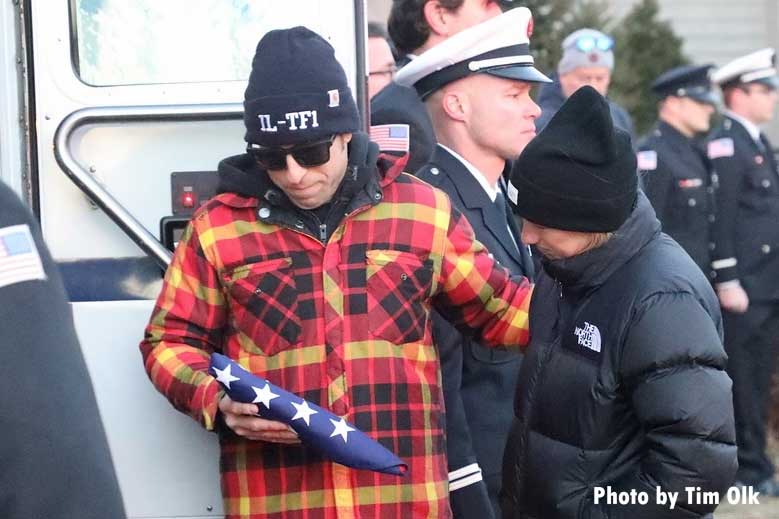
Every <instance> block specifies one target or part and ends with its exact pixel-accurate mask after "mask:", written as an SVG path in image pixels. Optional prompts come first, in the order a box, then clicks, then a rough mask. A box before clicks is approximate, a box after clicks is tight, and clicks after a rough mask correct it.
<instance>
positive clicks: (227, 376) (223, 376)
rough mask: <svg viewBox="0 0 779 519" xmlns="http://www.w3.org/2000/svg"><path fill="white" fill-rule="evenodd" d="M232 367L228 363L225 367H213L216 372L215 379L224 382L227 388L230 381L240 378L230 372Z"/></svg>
mask: <svg viewBox="0 0 779 519" xmlns="http://www.w3.org/2000/svg"><path fill="white" fill-rule="evenodd" d="M232 369H233V367H232V366H231V365H230V364H228V365H227V367H226V368H225V369H217V368H214V371H215V372H216V380H218V381H219V382H221V383H222V384H224V385H225V387H227V389H230V382H233V381H235V380H241V379H240V378H238V377H234V376H233V374H232V373H231V370H232Z"/></svg>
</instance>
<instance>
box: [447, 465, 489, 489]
mask: <svg viewBox="0 0 779 519" xmlns="http://www.w3.org/2000/svg"><path fill="white" fill-rule="evenodd" d="M481 480H482V477H481V470H480V471H479V472H477V473H476V474H474V475H472V476H468V477H467V478H462V479H458V480H457V481H455V482H454V483H449V492H454V491H455V490H460V489H461V488H465V487H467V486H470V485H473V484H474V483H478V482H479V481H481Z"/></svg>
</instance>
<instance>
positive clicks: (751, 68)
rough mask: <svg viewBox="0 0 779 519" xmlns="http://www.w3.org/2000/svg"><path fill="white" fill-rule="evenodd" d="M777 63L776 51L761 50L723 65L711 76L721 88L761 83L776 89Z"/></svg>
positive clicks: (769, 49)
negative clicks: (730, 85)
mask: <svg viewBox="0 0 779 519" xmlns="http://www.w3.org/2000/svg"><path fill="white" fill-rule="evenodd" d="M775 61H776V51H775V50H774V49H771V48H767V49H761V50H759V51H756V52H753V53H751V54H747V55H746V56H741V57H740V58H736V59H734V60H733V61H731V62H730V63H727V64H725V65H723V66H722V67H721V68H720V69H719V70H717V71H716V72H714V74H712V75H711V80H712V81H713V82H714V83H716V84H718V85H720V86H725V85H728V84H736V83H753V82H755V81H759V82H761V83H766V84H768V85H770V86H773V87H776V86H777V77H776V66H775Z"/></svg>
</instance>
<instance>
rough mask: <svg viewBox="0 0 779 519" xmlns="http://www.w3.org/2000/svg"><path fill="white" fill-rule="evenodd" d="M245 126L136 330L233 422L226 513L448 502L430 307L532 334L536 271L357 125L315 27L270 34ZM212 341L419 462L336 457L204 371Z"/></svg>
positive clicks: (172, 384)
mask: <svg viewBox="0 0 779 519" xmlns="http://www.w3.org/2000/svg"><path fill="white" fill-rule="evenodd" d="M244 123H245V125H246V135H245V139H246V141H247V142H248V148H247V153H246V154H243V155H238V156H235V157H230V158H227V159H225V160H223V161H222V162H221V163H220V165H219V173H220V180H221V186H222V187H221V191H222V192H221V194H219V195H217V196H216V197H215V198H213V199H212V200H210V201H209V202H207V203H206V204H205V205H204V206H203V207H202V208H201V209H200V210H198V211H197V212H196V214H195V215H194V217H193V218H192V220H191V222H190V224H189V226H188V227H187V230H186V231H185V233H184V235H183V237H182V240H181V242H180V243H179V245H178V247H177V249H176V252H175V254H174V257H173V260H172V262H171V265H170V267H169V268H168V271H167V273H166V275H165V280H164V286H163V288H162V291H161V293H160V296H159V298H158V300H157V305H156V307H155V310H154V312H153V315H152V317H151V320H150V323H149V325H148V327H147V329H146V334H145V338H144V340H143V341H142V343H141V351H142V354H143V358H144V362H145V367H146V370H147V372H148V374H149V376H150V378H151V380H152V382H153V383H154V384H155V386H156V387H157V388H158V389H159V390H160V391H161V392H162V393H163V394H164V395H165V396H166V397H167V398H168V399H169V400H170V401H171V403H172V404H173V405H174V406H175V407H176V408H177V409H179V410H180V411H182V412H184V413H186V414H188V415H189V416H191V417H192V418H194V419H195V420H197V421H198V422H199V423H200V424H201V425H203V426H204V427H205V428H206V429H208V430H215V431H217V432H218V434H219V440H220V444H221V458H220V469H221V473H222V493H223V496H224V505H225V511H226V516H227V518H245V519H248V518H250V517H251V518H259V517H274V518H277V519H291V518H303V517H306V518H309V517H320V518H321V517H377V518H379V517H404V518H405V517H409V518H410V517H427V518H442V519H443V518H449V517H451V512H450V509H449V501H448V486H447V479H448V478H447V467H446V453H445V438H444V430H443V401H442V400H443V399H442V394H441V387H440V383H439V380H440V367H439V361H438V353H437V350H436V347H435V345H434V344H433V341H432V330H431V328H432V324H431V323H432V319H431V311H432V309H433V308H435V309H436V310H438V311H439V312H440V313H441V314H442V315H445V316H446V317H447V319H449V320H450V321H451V322H452V323H454V324H455V325H457V326H458V328H459V329H461V330H462V331H463V332H465V333H469V334H472V335H473V336H474V337H479V338H481V339H482V340H483V341H485V342H486V343H490V344H494V345H503V346H512V345H513V346H517V345H522V344H525V343H526V342H527V340H528V330H527V321H528V315H527V308H528V305H529V299H530V286H529V284H528V282H527V280H526V279H524V278H516V279H512V277H511V275H510V273H509V272H508V271H507V270H505V269H504V268H502V267H500V266H498V265H497V264H496V263H495V261H494V260H493V259H492V258H491V257H490V256H489V254H488V253H487V251H486V250H485V249H484V247H483V246H482V245H481V244H480V243H479V242H478V241H476V240H475V238H474V235H473V230H472V229H471V227H470V225H469V224H468V222H467V220H466V219H465V218H464V217H463V215H462V214H461V213H460V212H459V211H457V210H456V209H455V208H454V207H452V204H451V202H450V201H449V198H448V197H447V196H446V195H445V194H444V193H443V192H441V191H439V190H437V189H435V188H433V187H431V186H430V185H429V184H427V183H425V182H423V181H421V180H419V179H417V178H415V177H413V176H411V175H408V174H405V173H403V172H402V164H403V161H402V160H398V159H397V158H395V157H391V156H388V155H382V154H380V153H379V150H378V146H377V145H376V144H374V143H372V142H370V140H369V139H368V136H367V135H366V134H365V133H363V132H360V131H359V127H360V119H359V115H358V112H357V107H356V105H355V102H354V100H353V97H352V93H351V91H350V89H349V86H348V83H347V81H346V76H345V73H344V71H343V68H342V67H341V65H340V64H339V63H338V62H337V61H336V59H335V55H334V50H333V48H332V47H331V46H330V45H329V44H328V43H327V42H326V41H325V40H324V39H323V38H321V37H320V36H319V35H317V34H315V33H313V32H312V31H310V30H308V29H306V28H304V27H295V28H292V29H286V30H276V31H271V32H269V33H268V34H266V35H265V36H264V37H263V39H262V40H261V41H260V43H259V44H258V46H257V52H256V54H255V57H254V60H253V63H252V72H251V75H250V78H249V83H248V86H247V88H246V92H245V101H244ZM214 351H219V352H221V353H223V354H225V355H227V356H228V357H231V358H233V359H235V360H237V361H239V362H240V363H241V364H242V365H243V367H245V368H247V369H249V370H251V371H252V372H254V373H256V374H258V375H261V376H262V377H263V378H265V379H267V380H268V381H269V382H270V383H272V384H275V385H277V386H279V387H281V388H283V389H285V390H287V391H290V392H292V393H295V394H297V395H299V396H301V397H304V398H306V399H307V400H309V401H312V402H313V403H315V404H317V405H319V406H321V407H323V408H326V409H328V410H329V411H331V412H332V413H334V414H336V415H338V416H340V417H342V418H344V419H346V420H347V421H348V422H350V423H352V424H355V426H357V427H359V428H360V429H361V430H363V431H364V432H366V433H367V434H368V435H369V436H371V437H372V438H374V439H376V440H377V441H379V442H380V443H382V444H383V445H384V446H386V447H387V448H389V449H390V450H391V451H393V452H394V453H395V454H397V455H398V456H399V457H400V458H401V459H402V460H403V462H404V463H406V464H407V465H408V470H407V472H406V474H405V475H404V476H403V477H397V476H393V475H386V474H379V473H373V472H369V471H364V470H355V469H351V468H348V467H345V466H342V465H338V464H335V463H333V462H331V461H328V460H327V459H325V458H323V457H322V456H321V455H320V454H319V453H318V451H317V450H315V449H314V448H313V447H309V446H308V445H306V444H301V443H300V441H299V439H298V438H297V436H296V435H295V434H294V433H293V432H292V430H290V429H289V428H288V427H287V426H286V425H284V424H281V423H279V422H275V421H269V420H265V419H263V418H262V417H258V416H257V414H258V412H259V409H258V406H257V405H256V404H245V403H238V402H234V401H232V400H231V399H230V398H229V397H227V396H226V395H225V394H224V392H222V391H220V390H219V387H218V384H217V381H216V380H215V379H214V378H213V377H212V376H210V375H209V374H208V372H207V370H208V358H209V354H210V353H211V352H214ZM258 401H259V400H258ZM345 438H346V436H345ZM345 441H346V440H345Z"/></svg>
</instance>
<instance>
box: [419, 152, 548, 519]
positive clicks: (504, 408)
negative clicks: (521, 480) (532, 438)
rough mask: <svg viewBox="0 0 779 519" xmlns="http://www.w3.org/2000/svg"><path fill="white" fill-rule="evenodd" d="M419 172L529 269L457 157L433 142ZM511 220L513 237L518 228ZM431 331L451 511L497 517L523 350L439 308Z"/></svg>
mask: <svg viewBox="0 0 779 519" xmlns="http://www.w3.org/2000/svg"><path fill="white" fill-rule="evenodd" d="M418 176H419V177H420V178H421V179H422V180H425V181H427V182H429V183H431V184H432V185H434V186H436V187H438V188H440V189H442V190H443V191H444V192H446V194H448V195H449V197H450V198H451V200H452V203H453V205H454V206H455V207H456V208H457V209H459V210H460V211H461V212H462V213H463V214H464V215H465V217H466V218H467V219H468V222H470V224H471V226H472V227H473V230H474V232H475V234H476V239H478V240H479V241H480V242H481V243H483V244H484V246H485V247H486V248H487V250H488V251H490V253H491V254H492V255H493V256H494V258H495V259H496V260H497V261H498V262H499V263H500V264H501V265H503V266H504V267H506V268H508V269H509V270H510V271H511V272H512V273H513V274H517V275H525V276H527V277H528V278H531V277H532V275H533V263H532V260H531V258H530V256H529V253H528V251H527V247H521V249H520V250H518V249H517V248H516V247H515V246H514V242H513V241H512V236H511V235H510V234H509V229H508V227H507V224H506V220H507V218H506V217H505V216H501V215H500V214H499V213H498V211H497V210H496V208H495V205H494V204H493V202H492V200H490V198H489V196H488V195H487V193H486V192H485V191H484V188H483V187H482V186H481V184H479V182H478V181H477V180H476V179H475V178H474V176H473V174H471V172H470V171H468V169H467V168H466V167H465V165H464V164H463V163H462V162H461V161H460V160H459V159H457V158H455V157H454V156H452V155H451V154H450V153H449V152H448V151H446V150H445V149H444V148H442V147H440V146H437V147H436V149H435V152H434V153H433V159H432V161H431V162H430V163H429V164H427V165H426V166H425V167H424V168H422V169H421V170H420V171H419V172H418ZM510 220H511V222H510V225H511V226H512V231H513V234H514V236H515V237H516V240H519V229H518V228H517V227H516V223H515V222H514V220H513V218H511V219H510ZM433 337H434V340H435V343H436V345H437V346H438V350H439V353H440V356H441V369H442V377H443V381H442V382H443V390H444V403H445V408H446V437H447V457H448V465H449V478H450V501H451V505H452V511H453V513H454V516H455V517H456V518H469V519H470V518H475V517H478V518H480V519H488V518H490V517H500V513H499V510H497V507H498V503H497V493H498V490H499V489H500V484H501V483H500V472H501V463H502V459H503V446H504V445H505V443H506V437H507V435H508V430H509V427H510V426H511V420H512V418H513V413H512V410H511V401H512V399H513V394H514V388H515V387H516V381H517V374H518V373H519V365H520V359H521V355H520V353H519V351H518V350H516V349H512V350H506V349H495V348H488V347H485V346H483V345H481V344H479V343H478V342H476V341H474V340H471V339H470V338H468V337H465V336H463V335H462V334H460V332H458V331H457V330H456V329H455V328H454V327H453V326H452V325H451V324H449V323H448V322H447V321H446V320H444V319H443V318H442V317H441V316H440V315H439V314H436V315H435V318H434V321H433ZM479 469H481V476H479V473H478V470H479ZM469 478H470V479H469ZM480 478H483V479H482V480H480ZM469 481H473V483H471V484H467V483H469ZM491 501H492V505H491V504H490V503H491ZM493 509H495V510H494V512H495V513H494V515H493Z"/></svg>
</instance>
